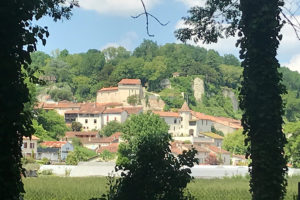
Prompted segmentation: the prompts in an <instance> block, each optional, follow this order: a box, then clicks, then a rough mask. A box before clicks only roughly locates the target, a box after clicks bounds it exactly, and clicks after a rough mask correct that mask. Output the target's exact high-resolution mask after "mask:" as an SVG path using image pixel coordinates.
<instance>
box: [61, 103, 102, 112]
mask: <svg viewBox="0 0 300 200" xmlns="http://www.w3.org/2000/svg"><path fill="white" fill-rule="evenodd" d="M104 110H105V106H100V105H98V104H96V103H90V102H87V103H82V104H81V107H80V110H68V111H66V112H65V113H66V114H76V113H78V114H99V113H102V112H103V111H104Z"/></svg>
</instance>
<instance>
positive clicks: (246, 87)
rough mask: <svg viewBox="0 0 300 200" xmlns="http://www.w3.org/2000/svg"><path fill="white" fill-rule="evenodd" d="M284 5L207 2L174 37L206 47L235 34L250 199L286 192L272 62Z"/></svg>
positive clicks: (256, 0) (277, 77)
mask: <svg viewBox="0 0 300 200" xmlns="http://www.w3.org/2000/svg"><path fill="white" fill-rule="evenodd" d="M283 5H284V3H283V1H282V0H265V1H261V0H240V1H234V0H208V1H207V2H206V6H205V7H204V8H203V7H193V8H191V10H190V11H189V13H190V16H188V17H186V18H184V20H185V23H186V24H187V25H189V27H187V28H183V29H180V30H178V31H177V33H176V34H177V37H178V38H179V39H181V40H182V41H186V40H188V39H192V38H193V39H194V40H195V41H199V40H202V41H204V42H207V43H210V42H217V41H218V38H220V37H223V36H224V35H225V36H234V35H235V34H236V32H237V33H238V36H239V39H238V41H237V45H239V46H240V48H241V50H240V58H241V59H242V63H241V65H242V67H243V68H244V71H243V81H242V87H241V90H240V108H241V109H242V110H243V111H244V113H243V116H242V125H243V128H244V134H245V135H246V139H245V143H246V144H249V146H248V148H247V156H249V157H250V158H251V163H250V165H249V167H250V168H249V171H250V175H251V179H250V192H251V194H252V199H265V200H269V199H274V200H275V199H283V198H284V195H285V193H286V185H287V182H286V178H285V175H286V172H287V166H286V162H287V161H286V157H285V154H284V149H283V148H284V145H285V143H286V138H285V135H284V134H283V132H282V124H283V118H282V115H283V113H284V111H283V102H282V98H281V95H282V94H284V93H285V92H286V90H285V87H284V86H283V85H282V83H281V80H282V75H281V73H279V72H278V68H279V67H280V65H279V63H278V60H277V59H276V55H277V48H278V45H279V43H280V40H281V38H282V35H280V34H279V31H280V29H281V27H282V26H283V23H284V22H283V20H282V19H281V17H280V13H281V11H282V7H283ZM224 23H227V24H226V26H224V25H223V24H224Z"/></svg>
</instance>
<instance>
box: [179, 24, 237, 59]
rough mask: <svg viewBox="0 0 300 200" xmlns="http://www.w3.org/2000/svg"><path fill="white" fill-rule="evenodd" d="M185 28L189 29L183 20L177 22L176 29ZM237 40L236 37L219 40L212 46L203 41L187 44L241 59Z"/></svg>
mask: <svg viewBox="0 0 300 200" xmlns="http://www.w3.org/2000/svg"><path fill="white" fill-rule="evenodd" d="M185 27H187V25H185V24H184V22H183V20H180V21H178V22H177V24H176V26H175V29H179V28H185ZM237 39H238V37H237V36H236V37H229V38H223V39H219V40H218V42H217V43H211V44H203V43H202V41H199V42H198V43H195V42H194V41H192V40H190V41H188V42H187V43H188V44H191V45H196V46H200V47H204V48H206V49H214V50H216V51H218V52H219V53H220V54H221V55H224V54H233V55H235V56H236V57H239V48H237V47H235V43H236V41H237Z"/></svg>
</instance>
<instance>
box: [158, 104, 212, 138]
mask: <svg viewBox="0 0 300 200" xmlns="http://www.w3.org/2000/svg"><path fill="white" fill-rule="evenodd" d="M153 113H155V114H158V115H159V116H160V117H161V118H163V119H164V120H165V122H166V123H167V124H168V125H169V127H170V128H169V133H170V134H172V136H173V137H198V136H199V133H200V132H210V131H211V126H212V122H211V121H209V118H208V117H206V115H204V114H202V113H199V114H198V113H196V112H194V111H191V110H190V109H189V107H188V105H187V103H186V102H184V103H183V105H182V107H181V109H179V111H178V112H162V111H153ZM196 114H197V115H196ZM200 114H201V115H200Z"/></svg>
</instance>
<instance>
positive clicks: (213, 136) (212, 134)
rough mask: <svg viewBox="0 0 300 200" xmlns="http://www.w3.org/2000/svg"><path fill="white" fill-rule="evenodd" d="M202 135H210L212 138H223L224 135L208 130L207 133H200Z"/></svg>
mask: <svg viewBox="0 0 300 200" xmlns="http://www.w3.org/2000/svg"><path fill="white" fill-rule="evenodd" d="M200 134H202V135H205V136H207V137H210V138H214V139H222V140H223V139H224V137H222V136H221V135H218V134H215V133H212V132H208V133H200Z"/></svg>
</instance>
